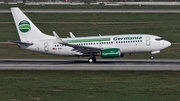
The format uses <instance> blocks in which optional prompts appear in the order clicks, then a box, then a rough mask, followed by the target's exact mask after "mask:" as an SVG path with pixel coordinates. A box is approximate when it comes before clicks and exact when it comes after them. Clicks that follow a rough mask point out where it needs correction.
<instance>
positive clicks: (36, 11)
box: [0, 9, 180, 13]
mask: <svg viewBox="0 0 180 101" xmlns="http://www.w3.org/2000/svg"><path fill="white" fill-rule="evenodd" d="M22 11H23V12H24V13H180V10H179V9H175V10H168V9H162V10H153V9H152V10H147V9H137V10H135V9H128V10H123V9H114V10H111V9H64V10H61V9H53V10H49V9H42V10H36V9H29V10H22ZM0 13H11V11H10V10H7V9H4V10H0Z"/></svg>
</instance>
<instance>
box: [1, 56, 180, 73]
mask: <svg viewBox="0 0 180 101" xmlns="http://www.w3.org/2000/svg"><path fill="white" fill-rule="evenodd" d="M0 70H134V71H154V70H158V71H167V70H168V71H180V60H141V59H140V60H136V59H135V60H132V59H131V60H129V59H115V60H114V59H98V60H97V62H96V63H88V62H87V60H86V59H78V60H63V59H0Z"/></svg>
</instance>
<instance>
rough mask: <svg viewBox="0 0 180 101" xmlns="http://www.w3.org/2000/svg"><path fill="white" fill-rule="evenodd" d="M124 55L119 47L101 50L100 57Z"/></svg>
mask: <svg viewBox="0 0 180 101" xmlns="http://www.w3.org/2000/svg"><path fill="white" fill-rule="evenodd" d="M123 56H124V55H123V54H121V53H120V49H119V48H109V49H103V50H101V57H102V58H115V57H123Z"/></svg>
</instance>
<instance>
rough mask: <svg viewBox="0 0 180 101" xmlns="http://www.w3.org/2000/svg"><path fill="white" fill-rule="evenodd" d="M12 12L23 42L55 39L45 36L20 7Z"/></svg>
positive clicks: (14, 8)
mask: <svg viewBox="0 0 180 101" xmlns="http://www.w3.org/2000/svg"><path fill="white" fill-rule="evenodd" d="M11 12H12V15H13V18H14V21H15V25H16V28H17V31H18V34H19V37H20V39H21V41H22V42H31V41H33V40H41V39H49V38H53V36H49V35H45V34H43V33H42V32H41V31H40V30H39V29H38V28H37V27H36V26H35V25H34V24H33V23H32V22H31V20H30V19H29V18H28V17H27V16H26V15H25V14H24V13H23V12H22V11H21V10H20V9H19V8H18V7H13V8H11Z"/></svg>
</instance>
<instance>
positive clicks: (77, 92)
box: [0, 71, 180, 101]
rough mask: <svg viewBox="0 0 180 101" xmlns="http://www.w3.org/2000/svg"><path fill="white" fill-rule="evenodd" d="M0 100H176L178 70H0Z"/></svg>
mask: <svg viewBox="0 0 180 101" xmlns="http://www.w3.org/2000/svg"><path fill="white" fill-rule="evenodd" d="M0 81H1V83H0V100H1V101H17V100H18V101H49V100H51V101H59V100H61V101H109V100H111V101H119V100H123V101H124V100H126V101H134V100H136V101H152V100H153V101H179V100H180V97H179V95H180V92H179V91H180V72H175V71H174V72H173V71H171V72H170V71H146V72H144V71H0Z"/></svg>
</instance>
